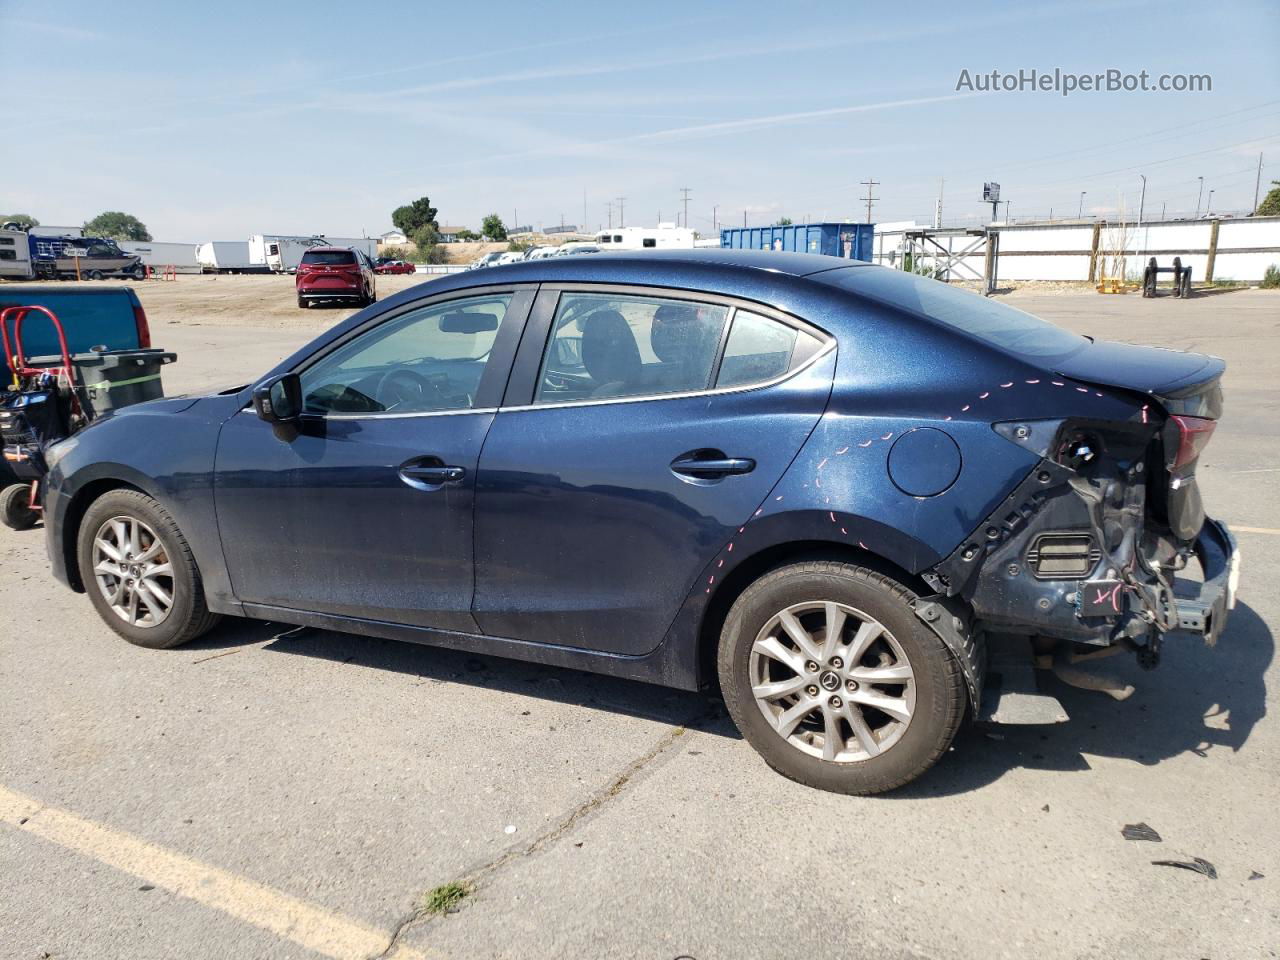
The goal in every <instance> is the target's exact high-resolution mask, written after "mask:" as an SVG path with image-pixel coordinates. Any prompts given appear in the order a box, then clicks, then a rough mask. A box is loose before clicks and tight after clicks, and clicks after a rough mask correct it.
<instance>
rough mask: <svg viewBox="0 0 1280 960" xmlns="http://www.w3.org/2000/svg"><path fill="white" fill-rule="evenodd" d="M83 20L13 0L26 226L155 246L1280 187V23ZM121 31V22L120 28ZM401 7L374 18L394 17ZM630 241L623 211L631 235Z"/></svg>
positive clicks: (841, 10)
mask: <svg viewBox="0 0 1280 960" xmlns="http://www.w3.org/2000/svg"><path fill="white" fill-rule="evenodd" d="M87 9H88V8H85V7H83V6H82V5H74V4H72V5H67V4H51V3H47V2H42V3H27V2H24V0H0V55H3V56H4V57H5V58H6V60H8V61H9V62H10V63H11V64H12V63H14V62H17V63H18V64H20V68H19V69H18V70H17V71H16V72H14V73H10V77H11V78H16V79H11V81H10V84H9V85H8V87H7V92H6V95H5V97H4V98H3V101H2V102H0V129H3V130H4V131H5V132H6V137H5V140H6V148H5V150H4V152H3V159H0V212H27V213H31V214H33V215H35V216H37V217H38V218H39V219H40V220H41V221H42V222H44V223H49V224H78V223H80V222H82V221H83V220H85V219H87V218H89V217H92V216H94V215H95V214H97V213H99V212H101V211H103V210H108V209H116V210H126V211H128V212H131V213H134V214H135V215H137V216H138V217H139V218H141V219H142V220H143V221H144V222H145V223H146V224H147V225H148V226H149V227H150V229H151V232H152V234H153V235H154V236H155V237H156V239H158V240H181V241H201V240H208V239H238V238H242V237H245V236H247V235H249V234H250V233H266V232H279V233H312V232H322V233H327V234H330V235H359V234H360V233H361V232H367V233H369V234H376V233H380V232H382V231H384V230H386V229H389V228H390V216H389V214H390V211H391V209H392V208H394V207H395V206H396V205H398V204H400V203H403V202H406V201H408V200H410V199H413V198H415V197H418V196H421V195H423V194H425V195H428V196H430V197H431V200H432V202H433V203H434V204H435V205H436V206H437V207H438V208H439V211H440V213H439V218H440V221H441V222H442V223H449V224H459V225H465V226H472V227H476V226H477V225H478V223H479V220H480V218H481V217H482V216H483V215H484V214H486V213H488V212H490V211H497V212H498V213H499V214H500V215H501V216H502V217H503V218H504V219H505V220H507V222H508V223H510V221H511V219H512V218H513V216H515V215H516V212H517V211H518V215H519V219H520V220H521V221H522V222H527V223H532V224H534V225H538V224H539V223H541V224H545V225H550V224H553V223H558V222H559V221H560V219H561V217H562V216H563V218H564V219H565V220H566V221H567V222H570V223H580V222H581V221H582V220H583V202H584V194H585V198H586V208H587V222H588V224H589V225H590V226H591V227H593V228H594V227H595V226H596V225H597V224H603V223H605V222H607V219H608V216H609V208H608V206H607V204H609V203H610V202H611V201H612V200H614V198H617V197H626V201H625V216H626V222H627V223H628V224H640V223H652V222H654V221H656V220H657V218H658V216H659V214H660V215H661V216H662V218H663V219H665V220H672V219H674V218H675V215H676V213H677V211H678V210H679V209H680V196H681V193H680V188H682V187H687V188H689V191H690V197H691V200H690V203H689V223H690V225H691V226H693V227H696V228H698V229H700V230H703V231H706V232H709V231H710V229H711V225H712V216H713V207H714V208H717V209H716V210H715V211H714V212H715V213H716V214H717V215H718V218H719V220H720V221H721V222H722V223H725V224H729V225H740V224H741V223H742V222H743V217H744V214H745V216H746V218H747V220H748V221H749V222H751V223H753V224H762V223H770V222H773V221H774V220H776V219H777V218H779V217H783V216H787V217H791V218H792V219H794V220H796V221H797V222H798V221H800V220H802V219H805V218H808V219H810V220H819V219H845V218H850V217H852V218H857V219H862V218H864V217H865V215H866V207H865V204H864V203H863V202H862V201H861V200H860V199H859V198H860V197H861V196H862V195H863V194H864V192H865V188H864V187H863V186H861V184H860V181H864V180H867V179H868V178H874V179H875V180H877V181H879V185H878V186H877V187H876V188H875V190H876V196H877V197H879V198H880V199H879V200H878V202H877V203H876V204H875V207H874V214H873V216H874V219H876V220H878V221H889V220H901V219H911V218H916V219H919V220H921V221H922V222H923V221H926V220H928V219H929V218H931V217H932V213H933V207H934V200H935V198H936V197H937V194H938V189H939V180H940V179H944V180H945V187H944V188H943V213H944V219H945V220H946V221H947V222H965V221H966V219H967V220H968V222H977V220H978V218H980V217H981V216H982V214H983V212H984V209H985V210H988V211H989V207H986V208H984V206H983V205H982V203H981V202H980V201H981V191H982V183H983V181H984V180H995V181H998V182H1000V183H1001V184H1002V189H1003V197H1004V198H1005V199H1007V200H1009V201H1010V204H1011V210H1010V213H1011V214H1012V216H1013V217H1014V218H1015V219H1021V218H1026V217H1030V216H1047V215H1048V214H1049V212H1050V211H1051V210H1052V211H1053V213H1054V214H1055V215H1056V216H1063V215H1064V214H1067V215H1074V214H1075V212H1076V210H1077V208H1078V206H1079V205H1080V192H1081V191H1086V195H1085V197H1084V201H1083V208H1084V210H1085V211H1086V212H1090V211H1092V212H1094V213H1097V214H1105V213H1112V212H1114V211H1115V210H1116V209H1117V207H1118V206H1120V204H1122V203H1123V204H1124V206H1125V207H1126V208H1127V210H1128V211H1129V214H1130V216H1132V215H1133V214H1134V213H1135V212H1136V209H1137V205H1138V196H1139V189H1140V184H1141V181H1140V180H1139V174H1145V175H1146V176H1147V195H1146V210H1147V213H1148V216H1156V215H1158V214H1159V212H1160V210H1161V207H1162V205H1165V207H1166V209H1167V214H1168V215H1169V216H1175V215H1180V214H1181V215H1190V214H1191V213H1192V212H1193V211H1194V209H1195V206H1196V202H1197V194H1198V192H1199V188H1200V184H1199V180H1198V179H1197V178H1198V177H1204V197H1203V199H1202V201H1201V207H1202V209H1203V208H1204V206H1205V205H1206V204H1207V200H1208V194H1209V190H1210V189H1212V190H1213V191H1214V195H1213V208H1214V210H1215V211H1229V210H1237V211H1244V210H1246V209H1248V208H1249V207H1251V205H1252V200H1253V194H1254V176H1255V171H1256V165H1257V159H1258V154H1259V153H1260V152H1261V153H1263V154H1264V155H1265V162H1264V168H1263V189H1264V191H1265V189H1266V183H1267V181H1268V180H1269V179H1271V178H1276V179H1280V6H1277V4H1276V3H1274V2H1272V0H1258V2H1235V0H1222V2H1218V3H1215V4H1212V5H1210V6H1206V5H1204V4H1203V3H1198V2H1186V3H1183V2H1178V0H1159V2H1139V0H1133V2H1114V3H1091V2H1074V3H1072V2H1048V3H1040V4H1031V3H1025V2H1022V3H1009V4H994V3H993V4H981V3H979V4H967V5H964V4H961V5H957V4H954V3H947V4H941V3H940V4H936V5H933V4H928V3H920V2H917V3H914V4H901V3H899V4H885V3H880V4H852V3H848V2H840V3H837V2H823V3H819V2H795V0H793V2H789V3H777V2H771V3H754V2H738V3H728V2H723V3H722V2H709V0H708V2H701V3H691V2H688V0H685V2H681V3H673V2H667V0H646V2H644V3H618V2H610V0H601V2H596V3H581V2H574V3H569V2H560V0H544V2H540V3H532V2H528V0H525V2H521V3H506V2H501V0H499V2H489V3H484V4H479V3H457V4H439V3H436V4H430V5H428V4H416V3H412V2H401V3H385V4H377V5H372V4H353V3H350V2H347V3H341V4H338V3H333V4H329V3H325V2H311V3H307V4H305V5H299V6H293V5H289V4H252V5H251V4H241V3H236V2H222V3H216V4H194V3H192V4H175V5H159V4H157V5H152V6H146V5H138V4H131V5H127V11H128V12H127V13H125V14H123V15H121V16H115V17H111V18H110V19H108V18H105V17H103V18H95V17H93V16H88V15H86V10H87ZM121 9H122V10H124V9H126V8H121ZM374 10H376V11H379V13H377V14H375V13H372V12H370V11H374ZM1055 67H1056V68H1061V69H1062V70H1064V71H1070V72H1075V73H1093V72H1097V71H1103V70H1106V69H1108V68H1116V69H1119V70H1121V71H1125V72H1133V73H1137V72H1138V71H1141V70H1147V71H1149V72H1150V73H1151V74H1152V75H1153V76H1155V75H1159V74H1160V73H1184V74H1189V73H1207V74H1210V75H1211V76H1212V80H1213V89H1212V92H1200V93H1172V92H1167V93H1149V92H1148V93H1142V92H1134V93H1124V92H1116V93H1086V92H1077V93H1075V94H1073V95H1072V96H1069V97H1062V96H1061V95H1060V94H1057V93H1052V92H1049V93H1046V92H1016V93H1004V92H999V93H985V94H984V93H976V92H973V93H970V92H967V91H961V92H959V93H957V90H956V85H957V80H958V78H959V76H960V72H961V70H963V69H967V70H969V71H970V72H971V74H978V73H984V72H989V71H991V70H1000V71H1002V72H1016V71H1018V70H1019V69H1032V68H1036V69H1039V70H1042V71H1043V70H1048V71H1052V70H1053V69H1054V68H1055ZM613 216H614V218H615V219H614V222H615V223H616V222H617V219H616V218H617V216H618V213H617V210H616V207H615V210H614V212H613Z"/></svg>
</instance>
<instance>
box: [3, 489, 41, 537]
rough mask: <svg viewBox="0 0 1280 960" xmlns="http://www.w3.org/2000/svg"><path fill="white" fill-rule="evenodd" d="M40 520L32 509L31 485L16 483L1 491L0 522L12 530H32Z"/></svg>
mask: <svg viewBox="0 0 1280 960" xmlns="http://www.w3.org/2000/svg"><path fill="white" fill-rule="evenodd" d="M39 519H40V514H39V513H37V512H36V511H35V510H32V509H31V484H29V483H14V484H10V485H9V486H7V487H5V488H4V489H3V490H0V522H3V523H4V525H5V526H6V527H8V528H9V529H10V530H30V529H31V528H32V527H34V526H35V525H36V521H37V520H39Z"/></svg>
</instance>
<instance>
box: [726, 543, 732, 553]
mask: <svg viewBox="0 0 1280 960" xmlns="http://www.w3.org/2000/svg"><path fill="white" fill-rule="evenodd" d="M724 552H725V553H733V541H732V540H730V541H729V545H728V546H727V547H725V548H724Z"/></svg>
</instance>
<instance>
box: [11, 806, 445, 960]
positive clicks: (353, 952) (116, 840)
mask: <svg viewBox="0 0 1280 960" xmlns="http://www.w3.org/2000/svg"><path fill="white" fill-rule="evenodd" d="M0 821H3V822H4V823H8V824H11V825H12V826H14V827H16V828H17V829H18V830H20V831H22V832H23V833H28V834H34V835H35V836H37V837H40V838H41V839H43V840H47V841H48V842H50V843H54V844H57V845H58V846H60V847H63V848H64V849H67V850H72V851H74V852H76V853H78V854H81V855H83V856H86V857H90V858H92V859H94V860H97V861H98V862H99V863H104V864H106V865H108V866H110V867H114V868H115V869H117V870H121V871H123V872H125V873H129V874H132V875H133V876H135V877H137V878H139V879H140V880H145V881H146V882H147V883H150V884H154V885H155V886H157V887H163V888H164V889H166V890H169V891H170V892H172V893H176V894H178V895H179V896H182V897H186V898H187V899H189V900H194V901H195V902H196V903H199V904H202V905H204V906H206V907H212V908H213V909H215V910H221V911H222V912H223V913H226V914H229V915H230V916H233V917H235V918H236V919H237V920H242V921H244V922H245V923H251V924H253V925H254V926H255V927H261V928H262V929H263V930H268V931H270V932H271V933H274V934H275V935H276V936H279V937H283V938H284V939H286V940H291V941H293V942H294V943H296V944H298V945H299V946H301V947H305V948H306V949H308V950H313V951H315V952H316V953H320V954H323V955H325V956H327V957H333V958H334V960H357V958H361V957H370V956H375V955H378V954H380V953H381V952H382V951H383V950H384V949H386V947H387V943H388V941H389V940H390V938H391V935H390V934H389V933H387V932H385V931H382V930H376V929H374V928H373V927H369V926H366V925H364V924H362V923H360V922H359V921H357V920H353V919H351V918H349V917H343V916H341V915H339V914H336V913H331V912H330V911H328V910H325V909H324V908H322V907H318V906H316V905H315V904H311V903H308V902H306V901H305V900H299V899H298V898H297V897H291V896H289V895H288V894H286V893H282V892H280V891H279V890H276V889H274V888H272V887H268V886H264V885H263V884H261V883H255V882H253V881H252V880H247V879H245V878H244V877H240V876H237V875H236V874H234V873H230V872H228V871H226V870H221V869H219V868H218V867H214V866H211V865H209V864H207V863H202V862H201V861H199V860H195V859H193V858H191V857H187V856H184V855H183V854H180V853H175V852H174V851H172V850H167V849H165V848H164V847H160V846H157V845H156V844H154V843H149V842H147V841H146V840H141V839H139V838H138V837H135V836H132V835H131V834H128V833H123V832H121V831H119V830H114V829H112V828H111V827H106V826H103V825H102V824H100V823H95V822H93V821H92V820H86V819H84V818H83V817H78V816H76V815H75V814H73V813H69V812H68V811H66V810H61V809H59V808H57V807H47V806H43V805H42V804H40V802H39V801H37V800H34V799H33V798H31V797H28V796H26V795H25V794H21V793H18V792H17V791H15V790H9V789H6V788H5V787H0ZM432 956H438V955H437V954H434V952H433V954H432ZM391 960H426V955H425V954H422V953H420V952H418V951H416V950H410V949H409V948H407V947H399V948H398V949H397V950H396V951H395V952H394V953H393V954H391Z"/></svg>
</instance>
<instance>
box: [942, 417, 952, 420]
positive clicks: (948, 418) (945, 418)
mask: <svg viewBox="0 0 1280 960" xmlns="http://www.w3.org/2000/svg"><path fill="white" fill-rule="evenodd" d="M942 419H943V420H950V419H951V418H950V417H943V418H942Z"/></svg>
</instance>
